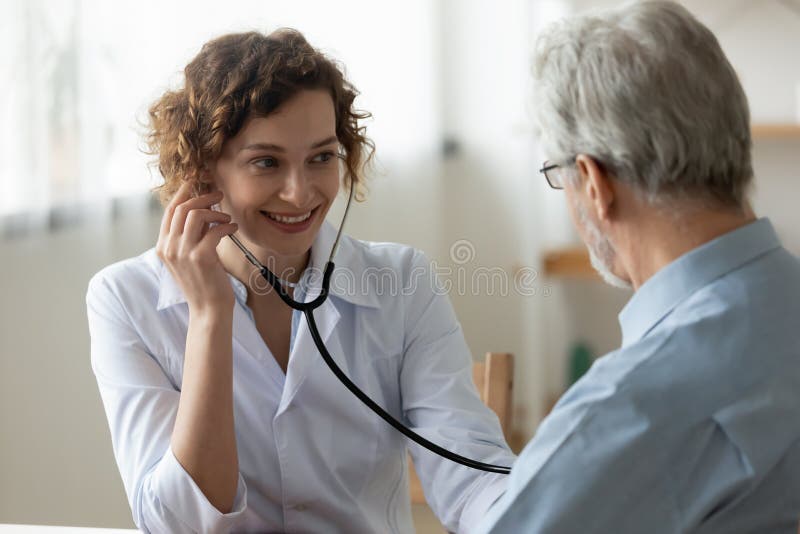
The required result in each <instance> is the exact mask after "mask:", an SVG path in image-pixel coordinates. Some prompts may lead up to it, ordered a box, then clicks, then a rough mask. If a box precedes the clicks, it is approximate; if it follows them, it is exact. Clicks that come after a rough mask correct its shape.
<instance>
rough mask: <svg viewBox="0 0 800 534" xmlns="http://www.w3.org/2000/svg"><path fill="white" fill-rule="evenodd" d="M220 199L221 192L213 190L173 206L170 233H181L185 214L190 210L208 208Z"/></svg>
mask: <svg viewBox="0 0 800 534" xmlns="http://www.w3.org/2000/svg"><path fill="white" fill-rule="evenodd" d="M220 200H222V192H220V191H215V192H214V193H208V194H206V195H202V196H199V197H196V198H192V199H190V200H187V201H185V202H183V203H181V204H180V205H179V206H177V207H176V208H175V213H174V214H173V216H172V223H171V224H170V233H172V234H174V235H176V236H178V235H181V234H182V233H183V229H184V226H185V225H186V216H187V215H189V212H190V211H191V210H193V209H208V208H210V207H211V206H213V205H214V204H216V203H217V202H219V201H220Z"/></svg>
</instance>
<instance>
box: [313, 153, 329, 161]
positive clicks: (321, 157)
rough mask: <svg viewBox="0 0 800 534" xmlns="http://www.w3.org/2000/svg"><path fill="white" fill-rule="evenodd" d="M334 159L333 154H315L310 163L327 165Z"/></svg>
mask: <svg viewBox="0 0 800 534" xmlns="http://www.w3.org/2000/svg"><path fill="white" fill-rule="evenodd" d="M333 158H334V154H333V152H323V153H322V154H317V155H316V156H314V158H313V159H312V160H311V162H312V163H327V162H329V161H330V160H332V159H333Z"/></svg>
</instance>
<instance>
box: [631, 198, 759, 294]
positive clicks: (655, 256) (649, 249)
mask: <svg viewBox="0 0 800 534" xmlns="http://www.w3.org/2000/svg"><path fill="white" fill-rule="evenodd" d="M641 219H642V220H641V221H640V222H637V223H636V224H635V225H633V224H632V225H630V228H631V231H630V232H628V233H627V235H625V236H622V239H620V240H619V244H618V245H617V253H618V256H617V258H618V261H620V262H621V263H622V264H623V265H622V267H623V268H624V269H625V270H626V272H627V273H628V275H629V276H630V280H631V283H632V285H633V288H634V290H638V289H639V288H640V287H641V286H642V284H644V283H645V282H646V281H647V280H648V279H650V278H651V277H652V276H653V275H654V274H656V273H657V272H658V271H660V270H661V269H663V268H664V267H666V266H667V265H669V264H670V263H672V262H673V261H675V260H676V259H678V258H680V257H681V256H683V255H684V254H686V253H687V252H690V251H692V250H694V249H695V248H697V247H700V246H701V245H704V244H705V243H708V242H709V241H712V240H714V239H716V238H717V237H720V236H722V235H724V234H727V233H728V232H732V231H733V230H736V229H737V228H740V227H742V226H745V225H747V224H749V223H751V222H753V221H754V220H755V215H754V214H753V212H752V210H751V209H750V208H749V207H748V208H747V209H745V210H743V211H738V210H722V211H708V210H705V211H690V212H688V213H684V214H682V215H680V216H675V215H673V214H664V213H658V214H655V213H654V211H650V213H649V214H646V215H645V214H643V217H642V218H641ZM620 245H621V247H620Z"/></svg>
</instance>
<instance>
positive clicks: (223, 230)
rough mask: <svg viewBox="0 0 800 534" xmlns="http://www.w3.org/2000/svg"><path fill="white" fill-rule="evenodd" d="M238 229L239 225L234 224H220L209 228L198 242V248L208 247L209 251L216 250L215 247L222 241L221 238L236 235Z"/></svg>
mask: <svg viewBox="0 0 800 534" xmlns="http://www.w3.org/2000/svg"><path fill="white" fill-rule="evenodd" d="M238 229H239V225H238V224H236V223H227V224H220V225H217V226H214V227H213V228H209V230H208V232H206V235H204V236H203V238H202V239H201V240H200V244H199V245H198V246H201V247H209V248H210V249H213V250H216V248H217V245H219V242H220V241H222V238H223V237H225V236H226V235H231V234H234V233H236V230H238Z"/></svg>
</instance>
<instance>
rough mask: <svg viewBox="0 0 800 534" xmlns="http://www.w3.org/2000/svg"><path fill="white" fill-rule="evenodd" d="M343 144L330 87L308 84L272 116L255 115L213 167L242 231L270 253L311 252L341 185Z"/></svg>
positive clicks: (226, 203)
mask: <svg viewBox="0 0 800 534" xmlns="http://www.w3.org/2000/svg"><path fill="white" fill-rule="evenodd" d="M338 150H339V142H338V140H337V139H336V115H335V112H334V109H333V100H332V98H331V96H330V95H329V94H328V93H327V92H325V91H302V92H300V93H298V94H297V95H295V96H294V97H292V98H291V99H290V100H288V101H286V102H285V103H284V104H283V105H282V106H281V107H279V108H278V109H277V110H276V111H274V112H273V113H271V114H270V115H269V116H267V117H249V118H248V119H247V120H246V121H245V123H244V126H243V127H242V129H241V130H240V131H239V133H238V134H237V135H236V136H235V137H232V138H230V139H228V140H227V141H226V142H225V144H224V145H223V147H222V152H221V154H220V157H219V159H218V160H217V161H216V164H215V168H214V170H215V177H214V178H215V182H216V185H217V187H218V188H219V189H220V190H222V192H223V193H224V195H225V198H224V199H223V201H222V210H223V211H224V212H226V213H228V214H230V215H231V217H232V218H233V221H235V222H237V223H238V224H239V230H238V235H239V236H240V237H242V238H243V239H244V241H245V242H246V243H247V244H248V245H249V246H252V247H253V248H254V249H256V250H257V249H259V248H260V249H263V251H264V252H265V253H267V254H270V253H272V254H277V255H279V256H298V255H302V254H305V253H306V252H308V250H309V249H310V248H311V244H312V242H313V241H314V237H315V236H316V235H317V232H318V231H319V228H320V226H321V225H322V222H323V220H324V219H325V215H326V214H327V213H328V209H330V207H331V204H332V203H333V201H334V200H335V198H336V195H337V193H338V191H339V159H338V157H337V154H338ZM254 251H255V250H254ZM262 261H263V258H262Z"/></svg>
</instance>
